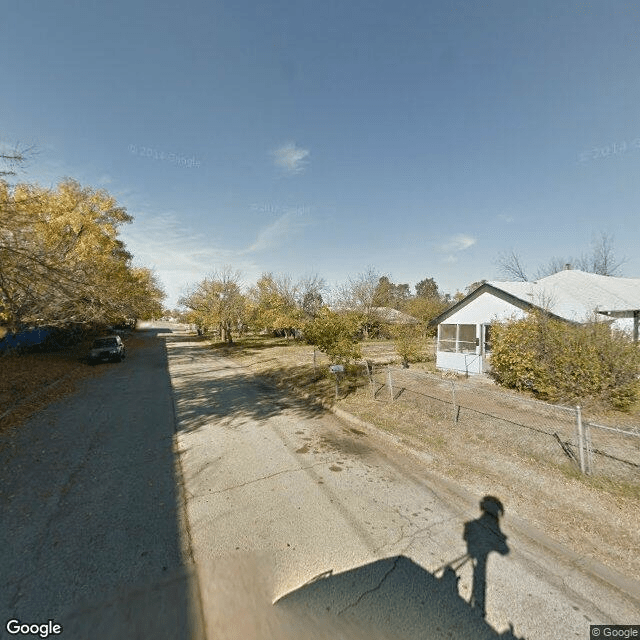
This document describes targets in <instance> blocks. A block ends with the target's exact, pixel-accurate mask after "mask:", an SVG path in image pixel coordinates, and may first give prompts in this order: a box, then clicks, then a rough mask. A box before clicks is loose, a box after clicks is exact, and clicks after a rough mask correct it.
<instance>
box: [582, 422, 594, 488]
mask: <svg viewBox="0 0 640 640" xmlns="http://www.w3.org/2000/svg"><path fill="white" fill-rule="evenodd" d="M584 437H585V444H586V447H587V474H588V475H591V474H592V473H593V448H592V446H591V426H590V425H589V423H588V422H585V423H584Z"/></svg>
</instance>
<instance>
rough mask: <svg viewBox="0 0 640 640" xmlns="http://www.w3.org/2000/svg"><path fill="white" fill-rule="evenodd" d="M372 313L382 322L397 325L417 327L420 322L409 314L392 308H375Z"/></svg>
mask: <svg viewBox="0 0 640 640" xmlns="http://www.w3.org/2000/svg"><path fill="white" fill-rule="evenodd" d="M371 312H372V313H373V314H374V315H375V316H376V317H377V318H378V319H380V320H381V321H382V322H386V323H387V324H395V325H401V324H404V325H416V324H419V323H420V321H419V320H418V319H417V318H414V317H413V316H410V315H409V314H407V313H403V312H402V311H398V310H397V309H392V308H391V307H373V308H372V309H371Z"/></svg>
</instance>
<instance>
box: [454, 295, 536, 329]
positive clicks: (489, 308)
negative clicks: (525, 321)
mask: <svg viewBox="0 0 640 640" xmlns="http://www.w3.org/2000/svg"><path fill="white" fill-rule="evenodd" d="M512 316H514V317H515V318H524V316H525V312H524V311H523V310H522V309H520V308H519V307H516V306H514V305H512V304H511V303H510V302H506V301H505V300H502V299H500V298H496V296H494V295H493V294H491V293H489V292H487V291H485V292H484V293H482V294H480V295H479V296H478V297H477V298H476V299H475V300H472V301H471V302H470V303H469V304H467V305H465V306H464V307H462V308H461V309H458V310H457V311H456V312H455V313H454V314H453V315H451V316H449V317H448V318H447V319H446V320H445V321H444V323H445V324H490V323H491V322H493V321H495V320H508V319H509V318H511V317H512Z"/></svg>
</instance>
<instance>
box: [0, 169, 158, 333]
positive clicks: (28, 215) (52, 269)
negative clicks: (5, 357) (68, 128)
mask: <svg viewBox="0 0 640 640" xmlns="http://www.w3.org/2000/svg"><path fill="white" fill-rule="evenodd" d="M132 219H133V218H132V217H131V216H130V215H129V214H128V213H127V212H126V210H125V209H124V208H123V207H120V206H118V204H117V203H116V201H115V199H114V198H113V197H112V196H111V195H109V194H108V193H107V192H106V191H104V190H95V189H91V188H87V187H84V188H83V187H82V186H81V185H80V184H79V183H78V182H76V181H75V180H71V179H67V180H65V181H64V182H62V183H60V184H59V185H58V186H57V187H56V188H54V189H45V188H43V187H40V186H38V185H30V184H18V185H16V186H15V187H13V188H11V187H9V185H8V184H7V183H6V182H4V181H0V323H2V324H4V325H5V326H7V327H8V328H9V329H11V330H15V329H18V328H19V327H21V326H24V325H27V324H35V325H42V324H55V325H63V324H67V323H70V322H82V323H86V322H96V323H105V322H116V321H119V320H122V319H124V318H129V317H141V315H142V313H145V309H146V308H148V306H149V304H150V303H151V304H153V303H154V302H159V303H161V302H162V299H163V298H164V292H163V291H162V289H161V287H160V286H159V285H158V283H157V281H155V280H154V278H153V277H151V274H150V273H143V272H142V271H136V270H135V269H132V267H131V264H130V262H131V255H130V254H129V253H128V252H127V250H126V247H125V245H124V243H123V242H122V240H120V238H119V237H118V233H119V227H120V226H121V225H122V224H125V223H128V222H131V220H132ZM125 292H129V293H130V294H131V295H130V296H129V298H127V296H126V295H125ZM134 292H135V295H134ZM134 301H135V303H134Z"/></svg>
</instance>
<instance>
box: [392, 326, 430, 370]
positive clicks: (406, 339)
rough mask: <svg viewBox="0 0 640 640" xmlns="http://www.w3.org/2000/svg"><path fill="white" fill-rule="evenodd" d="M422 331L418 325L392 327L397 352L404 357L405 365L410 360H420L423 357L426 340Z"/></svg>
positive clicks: (403, 362)
mask: <svg viewBox="0 0 640 640" xmlns="http://www.w3.org/2000/svg"><path fill="white" fill-rule="evenodd" d="M420 334H421V331H420V328H419V327H416V326H406V325H401V326H397V327H393V328H392V329H391V335H392V337H393V341H394V345H395V348H396V353H397V354H398V355H399V356H400V357H401V358H402V364H404V365H405V366H406V365H408V364H409V362H419V361H420V360H421V359H422V351H423V348H424V344H423V343H424V340H423V339H422V337H421V335H420Z"/></svg>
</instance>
